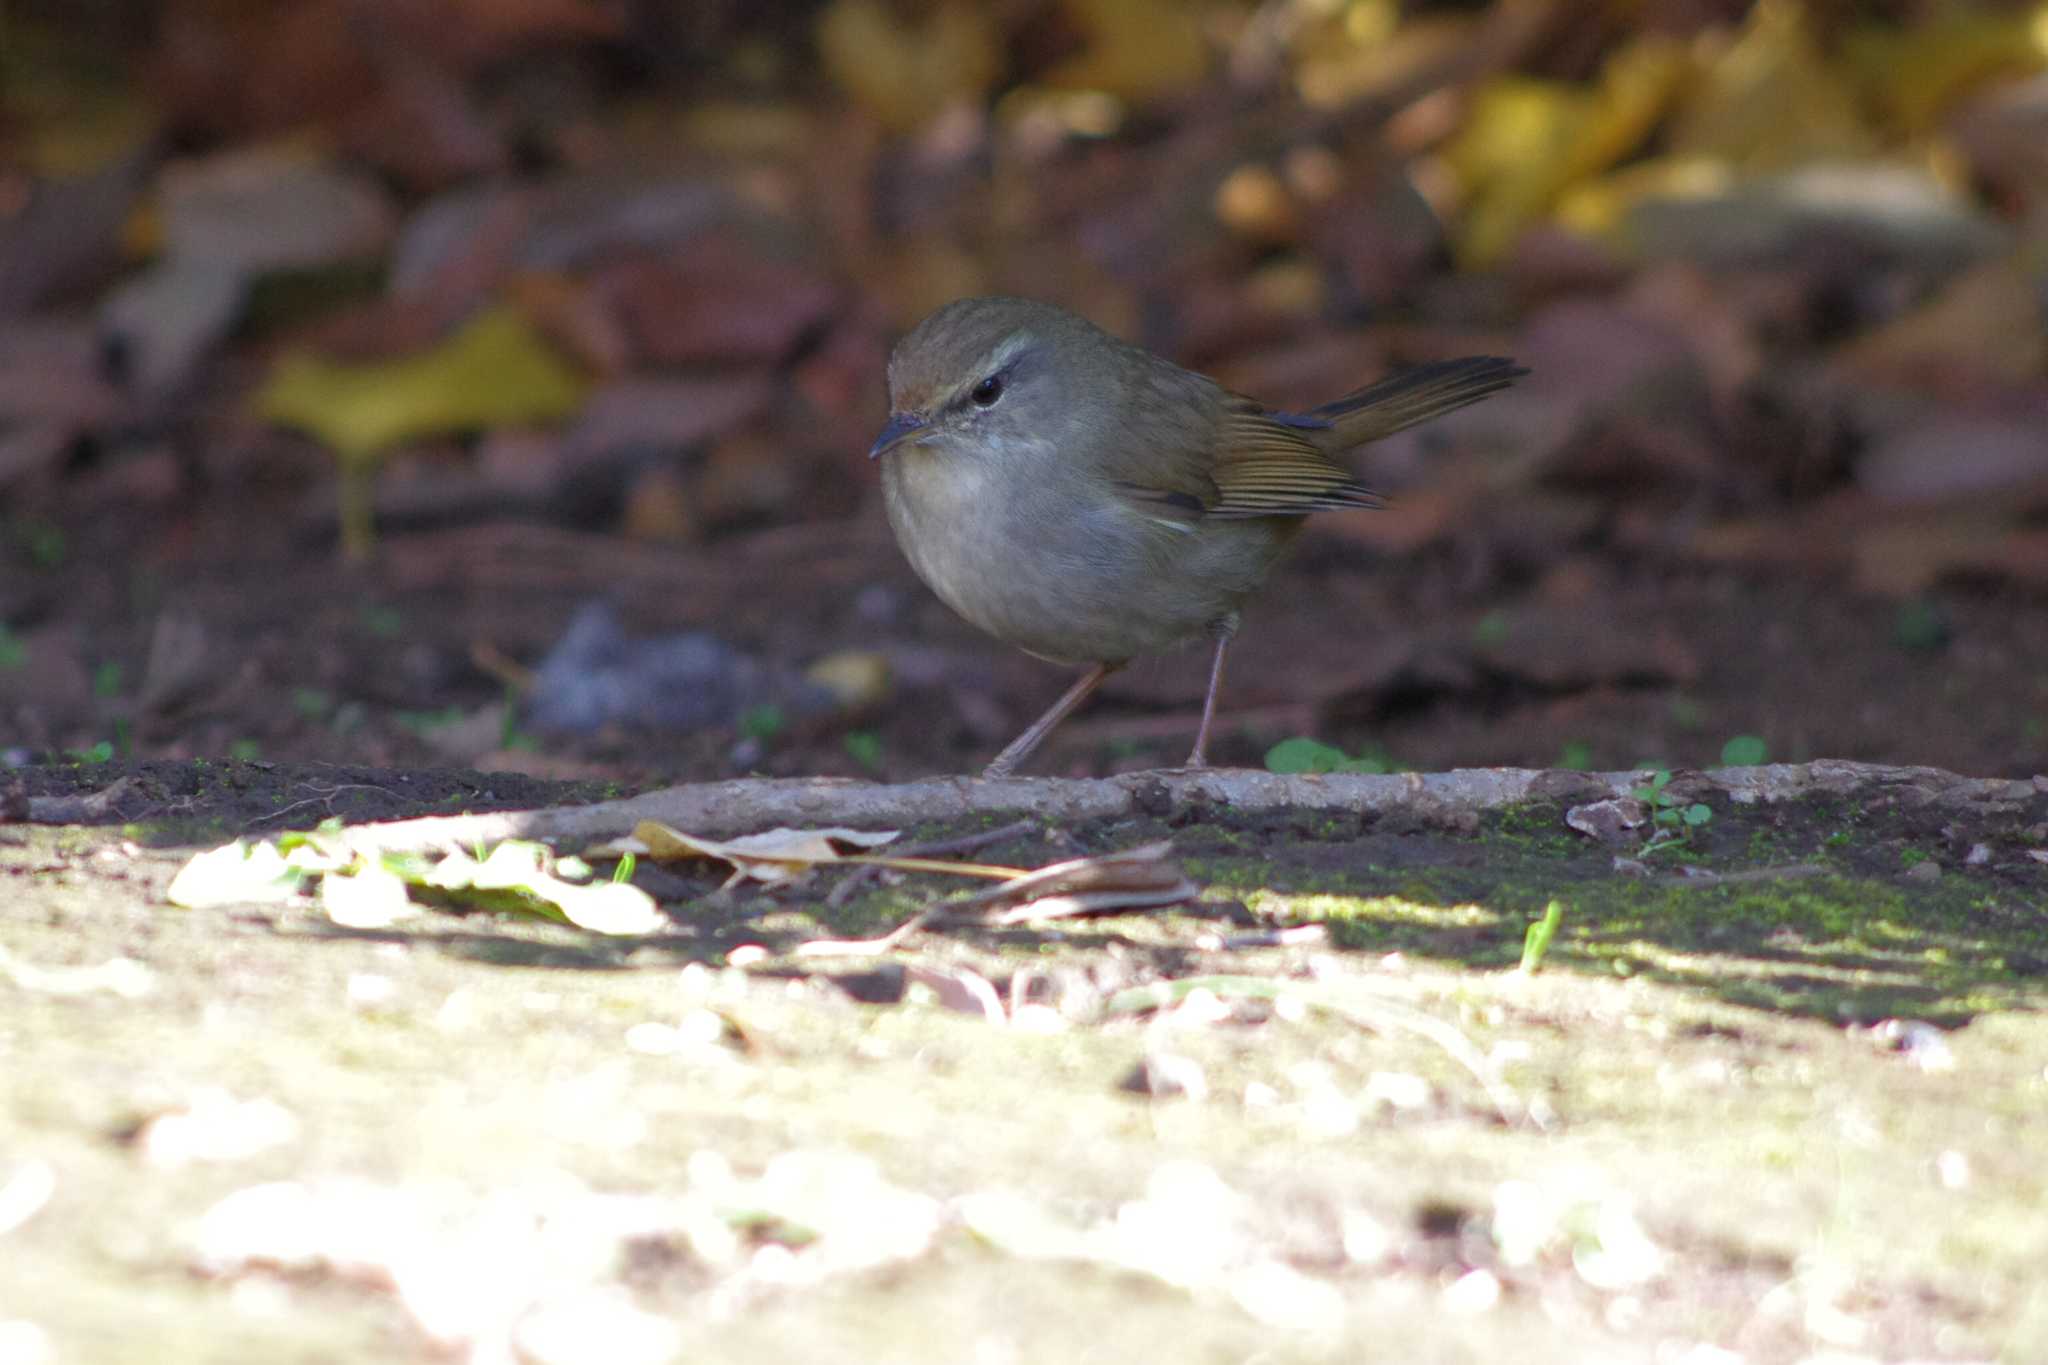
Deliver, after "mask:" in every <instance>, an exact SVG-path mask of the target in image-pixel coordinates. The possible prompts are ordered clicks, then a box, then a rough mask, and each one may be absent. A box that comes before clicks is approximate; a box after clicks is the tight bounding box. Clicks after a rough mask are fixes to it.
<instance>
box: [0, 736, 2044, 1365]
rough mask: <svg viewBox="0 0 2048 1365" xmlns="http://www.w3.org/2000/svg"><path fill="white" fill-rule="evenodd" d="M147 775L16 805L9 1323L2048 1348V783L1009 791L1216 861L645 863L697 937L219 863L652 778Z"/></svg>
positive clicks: (498, 1353)
mask: <svg viewBox="0 0 2048 1365" xmlns="http://www.w3.org/2000/svg"><path fill="white" fill-rule="evenodd" d="M117 770H120V771H125V772H126V773H127V775H129V776H131V777H132V778H133V779H134V780H133V781H132V782H131V783H130V784H129V786H128V787H127V788H125V789H124V790H125V794H124V795H123V796H122V797H121V798H120V799H119V802H118V804H119V806H120V809H119V810H118V811H116V812H114V813H113V815H114V816H115V817H117V818H118V822H116V823H108V824H103V825H97V826H87V827H71V828H61V827H38V826H14V827H12V828H8V829H6V830H0V884H4V886H5V888H6V892H5V894H6V898H7V902H8V913H7V914H6V915H5V916H4V917H0V990H4V991H5V992H6V993H7V995H8V997H9V1000H10V1004H9V1008H8V1009H7V1011H6V1014H5V1025H4V1030H0V1061H4V1065H0V1077H4V1080H0V1115H4V1116H5V1117H4V1119H0V1124H4V1127H0V1153H4V1163H5V1164H4V1165H0V1228H4V1229H5V1231H0V1285H5V1286H6V1290H5V1297H4V1300H0V1303H4V1311H0V1340H5V1341H7V1342H8V1343H9V1346H8V1349H9V1350H10V1351H12V1352H13V1354H12V1355H10V1356H9V1357H8V1358H9V1359H10V1360H15V1359H19V1360H121V1359H139V1358H144V1357H147V1358H149V1359H152V1360H162V1361H177V1360H195V1361H199V1360H209V1361H211V1360H230V1359H251V1358H261V1359H271V1360H306V1361H312V1360H332V1359H362V1358H366V1357H371V1358H379V1359H430V1358H444V1357H445V1355H446V1354H447V1353H453V1354H454V1355H456V1356H458V1357H460V1358H468V1359H482V1360H495V1359H519V1360H535V1361H572V1360H573V1361H580V1360H598V1359H603V1360H608V1361H610V1360H636V1361H637V1360H647V1361H660V1360H670V1359H705V1358H710V1359H739V1358H747V1359H771V1360H791V1361H796V1360H816V1359H820V1358H828V1357H833V1358H860V1359H877V1360H932V1359H965V1358H973V1359H994V1360H1062V1361H1067V1360H1089V1359H1118V1358H1128V1357H1129V1356H1131V1355H1133V1354H1138V1353H1143V1352H1144V1351H1146V1350H1149V1349H1155V1348H1156V1344H1157V1342H1158V1341H1159V1340H1162V1339H1165V1340H1171V1341H1173V1342H1174V1343H1175V1351H1176V1354H1177V1355H1179V1356H1181V1357H1183V1358H1187V1359H1193V1360H1218V1361H1222V1360H1241V1359H1247V1358H1252V1357H1257V1358H1261V1359H1272V1360H1334V1359H1357V1358H1359V1357H1360V1353H1361V1352H1380V1353H1389V1354H1396V1355H1400V1356H1401V1357H1403V1358H1413V1359H1431V1360H1447V1361H1455V1360H1473V1361H1477V1360H1487V1359H1500V1358H1503V1356H1506V1355H1512V1356H1513V1357H1514V1358H1515V1359H1518V1360H1534V1361H1559V1362H1565V1361H1574V1362H1576V1361H1585V1360H1593V1359H1599V1360H1631V1361H1634V1360H1640V1361H1659V1362H1661V1361H1669V1360H1684V1361H1715V1362H1720V1361H1731V1360H1754V1361H1776V1360H1786V1361H1791V1360H1813V1361H1820V1360H1827V1361H1844V1360H1905V1359H1926V1360H1956V1361H1961V1360H2009V1361H2019V1360H2027V1359H2032V1358H2035V1357H2036V1356H2037V1355H2038V1354H2039V1352H2040V1351H2041V1349H2042V1348H2043V1346H2044V1344H2048V1300H2044V1299H2043V1297H2042V1294H2041V1290H2040V1280H2039V1275H2038V1266H2039V1264H2040V1260H2041V1258H2042V1256H2043V1254H2044V1253H2048V1241H2044V1237H2048V1233H2044V1229H2048V1221H2044V1220H2043V1219H2042V1217H2041V1211H2042V1208H2043V1201H2044V1188H2043V1184H2042V1178H2041V1173H2040V1168H2039V1163H2038V1161H2036V1160H2035V1159H2034V1156H2033V1150H2034V1146H2035V1144H2034V1143H2033V1141H2032V1138H2031V1137H2030V1134H2031V1132H2032V1131H2033V1130H2034V1129H2035V1128H2036V1127H2037V1126H2038V1114H2039V1112H2040V1108H2041V1105H2042V1103H2043V1099H2044V1092H2048V1030H2044V1029H2043V1028H2042V1026H2041V1023H2040V1017H2041V1016H2040V1014H2039V1013H2038V1011H2039V1009H2040V1007H2041V1005H2042V1003H2043V1000H2044V989H2043V985H2042V983H2043V981H2044V980H2048V976H2044V973H2048V941H2044V939H2043V936H2042V921H2041V917H2040V911H2041V906H2042V905H2043V903H2044V900H2048V864H2044V862H2043V861H2042V858H2041V855H2042V853H2043V852H2044V851H2048V790H2042V789H2041V787H2040V784H2038V783H2031V782H2018V783H2011V784H2007V786H2006V788H2004V789H2002V790H2004V791H2005V792H2006V795H2005V796H2004V797H2002V798H2000V799H1995V800H1989V801H1979V802H1975V803H1970V804H1961V805H1959V804H1955V803H1945V802H1933V801H1929V800H1927V799H1925V797H1924V794H1921V793H1919V792H1918V790H1917V788H1916V787H1915V785H1914V784H1913V783H1911V782H1906V783H1901V784H1898V785H1895V786H1892V787H1880V788H1874V789H1871V790H1868V791H1863V792H1860V793H1858V794H1857V795H1855V796H1854V797H1853V798H1849V799H1841V798H1825V797H1822V798H1815V799H1811V800H1805V801H1799V802H1791V803H1781V804H1776V805H1766V806H1752V807H1743V806H1740V805H1732V804H1728V803H1726V802H1725V801H1721V800H1719V798H1716V802H1717V804H1716V806H1715V808H1714V809H1713V811H1712V816H1711V818H1710V819H1709V820H1708V821H1706V822H1705V823H1703V824H1701V825H1699V826H1697V827H1695V828H1694V830H1693V832H1692V834H1691V835H1690V836H1689V837H1688V839H1687V840H1686V842H1685V843H1684V844H1683V845H1682V846H1680V847H1678V848H1676V849H1675V850H1672V851H1668V852H1666V853H1658V854H1652V855H1649V856H1648V857H1646V858H1644V859H1642V860H1641V861H1642V863H1643V864H1644V866H1643V867H1642V868H1641V869H1640V870H1637V871H1634V872H1633V873H1632V872H1631V871H1630V870H1629V869H1627V868H1625V867H1624V866H1623V864H1622V863H1621V862H1618V861H1617V854H1618V853H1619V854H1621V855H1623V856H1624V857H1626V856H1627V855H1629V854H1631V853H1632V852H1634V851H1636V850H1635V846H1634V845H1633V844H1631V843H1627V842H1624V844H1623V845H1621V846H1618V847H1608V846H1604V845H1602V844H1599V843H1596V842H1594V841H1593V840H1591V839H1589V838H1588V837H1586V836H1584V835H1582V834H1579V833H1576V832H1574V831H1573V830H1572V829H1570V828H1568V827H1567V826H1566V824H1565V823H1564V819H1563V816H1564V810H1563V808H1562V807H1561V806H1560V805H1559V804H1556V803H1551V802H1538V803H1534V804H1531V805H1526V806H1521V807H1516V808H1513V809H1509V810H1506V811H1502V812H1496V813H1492V814H1488V815H1485V816H1483V817H1478V818H1469V817H1464V816H1459V815H1455V814H1447V813H1445V812H1441V811H1439V812H1435V813H1430V812H1428V811H1423V812H1422V813H1420V814H1416V815H1413V816H1406V815H1393V816H1383V817H1380V818H1376V819H1368V820H1363V821H1362V820H1360V819H1359V818H1357V817H1356V816H1352V817H1349V818H1346V817H1343V816H1331V815H1328V814H1322V815H1315V816H1307V815H1303V816H1281V817H1278V818H1259V819H1246V818H1242V817H1232V816H1231V815H1229V814H1228V813H1227V812H1221V811H1212V812H1209V813H1207V814H1206V815H1199V816H1197V815H1191V814H1188V813H1182V814H1178V815H1168V816H1167V817H1165V819H1164V822H1163V823H1162V822H1161V821H1159V820H1152V819H1146V820H1137V821H1125V822H1120V823H1114V824H1100V823H1097V824H1088V825H1081V826H1074V827H1061V826H1049V827H1025V828H1023V829H1014V828H1013V829H1012V830H1011V831H1010V832H1009V833H1008V834H1006V835H1003V836H1002V837H1001V838H1000V839H999V841H998V842H996V843H995V844H993V845H991V846H988V847H984V848H980V849H977V850H976V851H975V853H974V854H973V856H974V857H975V858H977V859H982V860H987V861H993V862H1004V863H1012V864H1017V865H1025V866H1030V865H1036V864H1040V863H1045V862H1050V861H1055V860H1057V859H1059V858H1063V857H1071V856H1074V855H1076V854H1079V853H1089V852H1101V851H1107V850H1112V849H1116V848H1125V847H1130V846H1133V845H1136V844H1140V843H1144V842H1147V841H1150V840H1153V839H1156V838H1161V837H1164V838H1170V839H1171V840H1172V841H1173V842H1174V844H1175V847H1176V851H1177V855H1178V857H1179V858H1180V860H1181V863H1182V866H1183V868H1184V870H1185V871H1186V872H1187V873H1188V875H1189V876H1190V877H1191V878H1193V879H1194V880H1195V882H1196V883H1197V884H1198V885H1199V886H1200V887H1201V888H1202V891H1201V895H1200V898H1199V899H1198V901H1197V902H1195V903H1194V904H1193V905H1192V906H1191V907H1188V908H1187V909H1185V910H1183V911H1178V912H1172V913H1163V914H1152V915H1127V916H1119V917H1113V918H1110V919H1104V920H1095V921H1071V922H1066V923H1064V924H1059V925H1055V926H1051V927H1045V928H1037V929H1033V928H1028V927H1027V928H1019V929H1009V930H973V929H968V930H950V931H945V932H942V933H940V932H933V933H926V934H922V935H918V936H914V937H913V938H911V939H910V940H908V941H907V942H906V943H904V944H903V945H901V946H900V947H897V948H895V949H892V950H887V951H884V952H881V953H880V954H879V955H868V956H852V957H845V956H840V957H828V958H820V957H816V956H807V955H806V954H805V951H804V950H803V948H802V946H801V945H803V944H805V943H808V942H813V941H816V940H819V939H843V938H855V937H867V936H871V935H873V934H875V933H879V932H881V931H882V930H884V929H886V928H888V927H890V926H892V925H895V924H898V923H900V922H901V921H902V920H903V919H905V918H907V917H908V916H909V915H910V914H911V913H913V912H914V911H915V910H916V909H918V908H921V907H923V906H926V905H928V904H930V903H931V902H932V901H933V900H935V899H936V898H938V897H939V896H942V895H944V894H946V893H947V892H948V890H949V889H950V888H948V887H947V886H945V885H943V884H942V883H941V882H940V881H939V880H938V879H935V878H932V877H927V876H919V875H913V876H909V877H907V878H905V879H902V880H899V881H884V882H882V883H879V884H876V885H874V886H872V887H871V888H870V889H868V890H866V891H864V892H862V893H860V894H858V895H856V896H853V897H851V898H849V899H846V900H845V901H844V902H843V903H834V901H832V900H831V899H828V897H827V896H826V894H825V893H826V891H827V889H828V886H829V885H830V883H829V881H827V880H819V881H814V882H809V883H801V884H799V885H797V886H795V887H793V888H789V889H785V890H781V891H775V892H747V891H735V892H720V891H719V890H718V882H719V879H720V874H718V873H715V872H709V871H690V870H688V869H683V870H679V871H672V870H668V869H663V868H655V867H652V866H648V865H644V864H643V865H642V867H641V868H640V870H639V872H638V873H637V874H636V877H637V879H638V880H639V881H640V882H641V883H642V884H643V885H645V886H646V887H648V889H650V890H652V891H653V892H654V893H655V894H656V895H658V896H659V898H660V899H661V901H662V903H663V905H664V907H665V913H666V915H667V916H668V918H669V919H670V921H671V926H670V927H669V928H668V929H667V930H665V931H662V932H659V933H656V934H652V935H646V936H638V937H633V938H627V939H607V938H602V937H599V936H594V935H589V934H585V933H583V932H581V931H578V930H574V929H570V928H568V927H566V926H559V925H548V924H544V923H538V922H535V921H533V920H529V919H518V918H507V917H505V916H501V915H491V914H467V915H461V914H454V913H448V912H446V911H431V912H427V913H425V914H424V915H423V916H422V917H420V918H417V919H415V920H412V921H408V922H407V923H405V924H403V925H401V926H399V927H396V928H393V929H390V930H381V931H363V930H351V929H345V928H342V927H340V926H338V925H336V924H335V923H334V922H332V921H331V920H329V919H328V918H327V916H326V915H325V914H323V913H321V912H320V910H319V909H318V908H317V906H315V905H314V904H312V903H310V902H306V903H301V904H299V905H286V906H274V907H266V908H257V907H251V908H247V909H241V910H237V909H234V908H223V909H215V910H192V911H188V910H177V909H172V908H170V907H169V906H167V905H166V903H165V900H164V889H165V886H166V884H167V882H168V879H169V877H170V876H171V874H172V873H173V871H175V869H176V868H177V867H178V865H179V864H180V863H181V862H182V861H183V859H184V857H185V855H186V854H188V853H189V852H190V851H191V850H192V848H193V847H195V846H197V845H203V844H207V843H211V842H214V841H217V840H218V839H219V838H221V837H223V835H224V834H225V833H231V832H235V831H242V830H246V831H249V832H251V833H256V834H262V833H265V832H269V831H274V830H275V829H276V828H277V827H278V825H279V824H280V823H302V822H303V820H302V817H303V816H304V815H305V813H307V812H308V811H318V812H319V813H321V814H326V813H328V812H332V813H334V814H340V815H344V816H347V817H349V818H351V819H358V818H365V817H370V816H396V815H403V814H435V813H447V812H449V811H451V810H468V809H488V808H492V807H516V806H527V805H534V804H544V803H546V802H548V801H550V800H555V799H566V800H581V799H587V798H589V797H592V796H596V795H601V794H604V791H603V789H602V788H600V787H597V786H593V785H590V784H585V785H583V786H581V787H575V788H572V787H567V786H549V785H547V784H542V783H535V782H533V781H531V780H530V779H523V778H517V777H505V776H501V775H493V776H485V775H478V774H473V773H472V774H457V773H428V772H424V771H422V772H394V771H388V770H384V771H378V770H368V769H363V768H336V767H330V766H327V765H321V764H304V763H283V762H268V761H263V762H257V763H253V764H250V763H177V762H155V763H150V764H145V765H141V766H140V767H125V766H124V765H120V764H96V763H72V764H68V765H62V766H55V767H42V768H31V769H28V770H26V772H25V774H24V775H23V776H25V778H26V781H25V783H24V785H25V786H26V788H27V789H28V790H30V791H31V792H33V793H34V794H35V795H38V796H54V795H61V794H65V793H67V792H69V793H88V792H92V791H96V790H101V789H104V787H105V785H106V782H107V779H108V778H109V777H110V776H111V775H112V774H113V772H114V771H117ZM1687 781H1688V779H1686V778H1684V777H1683V776H1682V775H1681V777H1680V778H1678V779H1677V780H1676V781H1675V782H1674V789H1676V790H1677V791H1679V792H1680V793H1681V796H1682V797H1684V799H1690V795H1689V794H1688V789H1687V788H1686V785H1685V784H1686V783H1687ZM309 803H310V804H309ZM280 813H288V814H286V815H285V817H284V819H283V821H281V820H280V818H279V816H280ZM961 832H962V831H961V830H959V829H953V830H917V831H913V832H912V834H913V837H915V838H918V839H927V838H932V837H945V836H949V835H957V834H960V833H961ZM999 833H1000V831H999ZM1553 900H1554V901H1556V902H1558V903H1559V904H1560V905H1561V906H1563V907H1564V918H1563V923H1562V926H1561V928H1560V930H1559V933H1558V936H1557V938H1556V940H1555V942H1554V945H1553V946H1552V948H1551V949H1550V952H1549V955H1548V957H1547V959H1546V961H1545V965H1544V969H1543V970H1542V972H1541V973H1540V974H1538V975H1535V976H1528V975H1524V974H1522V973H1520V972H1518V971H1516V970H1514V964H1515V963H1516V962H1517V960H1518V959H1519V957H1520V955H1521V952H1522V948H1523V938H1524V930H1525V928H1526V927H1527V925H1528V924H1529V923H1530V922H1532V921H1533V919H1534V918H1535V917H1536V916H1538V915H1539V914H1540V913H1541V912H1542V909H1543V907H1544V905H1545V904H1546V903H1547V902H1550V901H1553ZM1283 930H1284V931H1285V932H1282V931H1283ZM731 963H744V964H745V965H744V966H743V967H741V966H733V965H729V964H731Z"/></svg>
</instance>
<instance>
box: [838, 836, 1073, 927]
mask: <svg viewBox="0 0 2048 1365" xmlns="http://www.w3.org/2000/svg"><path fill="white" fill-rule="evenodd" d="M1037 828H1038V826H1037V824H1036V823H1035V822H1034V821H1030V820H1015V821H1012V822H1011V823H1009V824H1007V825H1003V826H1001V827H999V828H997V829H985V830H982V831H981V832H980V833H978V834H962V835H958V836H956V837H954V838H951V839H930V840H927V841H925V842H924V843H921V844H907V845H905V846H904V847H902V848H900V849H897V850H896V853H895V855H894V856H896V857H899V858H927V857H933V856H936V855H938V854H942V853H972V852H973V851H974V850H975V849H978V848H987V847H988V846H989V845H990V844H1000V843H1002V842H1003V841H1004V840H1005V839H1015V838H1017V837H1019V836H1020V835H1025V834H1029V833H1031V832H1032V831H1033V830H1035V829H1037ZM846 861H848V862H851V861H853V860H852V859H847V860H846ZM880 875H881V868H880V867H878V866H872V865H871V866H866V867H856V868H855V869H854V870H853V871H852V872H849V873H848V874H847V875H846V876H845V877H844V878H843V879H842V880H841V881H840V883H839V885H837V886H835V887H833V888H832V891H831V893H830V894H829V895H827V896H826V897H825V904H827V905H829V906H833V907H835V908H836V907H838V906H842V905H844V904H846V903H847V902H848V901H850V900H852V899H853V898H854V896H856V895H858V894H859V893H860V891H861V889H862V888H863V887H865V886H867V885H868V884H869V883H870V882H872V881H874V879H875V878H877V877H879V876H880Z"/></svg>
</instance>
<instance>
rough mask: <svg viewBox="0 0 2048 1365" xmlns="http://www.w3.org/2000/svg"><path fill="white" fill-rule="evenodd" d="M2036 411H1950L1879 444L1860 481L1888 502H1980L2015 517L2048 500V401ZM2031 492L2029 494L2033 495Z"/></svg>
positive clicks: (1867, 457) (1862, 466)
mask: <svg viewBox="0 0 2048 1365" xmlns="http://www.w3.org/2000/svg"><path fill="white" fill-rule="evenodd" d="M2034 406H2035V410H2034V411H2032V412H2015V413H1985V412H1970V411H1968V410H1966V409H1958V410H1953V411H1950V412H1947V413H1944V414H1942V415H1940V416H1937V417H1934V418H1931V419H1930V420H1928V421H1925V422H1922V423H1919V424H1917V425H1914V426H1910V427H1907V428H1905V429H1903V430H1901V431H1897V432H1894V433H1892V434H1891V435H1889V436H1887V437H1885V438H1883V439H1882V440H1880V441H1878V442H1876V443H1875V444H1874V445H1873V446H1872V448H1871V449H1870V450H1869V451H1867V452H1866V453H1865V454H1864V456H1863V458H1862V459H1861V460H1859V461H1858V462H1857V465H1856V483H1857V485H1858V486H1859V487H1861V488H1863V489H1864V490H1866V491H1867V492H1869V493H1871V494H1872V495H1873V496H1875V497H1877V498H1880V499H1882V500H1884V501H1886V502H1894V503H1911V502H1921V503H1925V502H1940V501H1944V500H1953V499H1959V498H1972V497H1974V498H1979V499H1982V500H1984V501H1986V502H1996V503H1997V504H1998V505H1999V506H2000V507H2001V508H2003V509H2006V510H2008V511H2011V512H2018V511H2021V510H2023V509H2024V508H2025V507H2027V506H2030V505H2031V506H2039V505H2041V503H2042V502H2043V501H2044V494H2048V435H2044V426H2043V417H2044V416H2048V398H2044V399H2043V400H2042V401H2041V402H2037V403H2036V404H2035V405H2034ZM2030 494H2031V495H2030Z"/></svg>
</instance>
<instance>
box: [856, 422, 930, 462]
mask: <svg viewBox="0 0 2048 1365" xmlns="http://www.w3.org/2000/svg"><path fill="white" fill-rule="evenodd" d="M929 425H930V423H928V422H926V421H925V419H924V418H922V417H919V416H918V415H917V414H916V413H914V412H892V413H890V414H889V425H887V426H885V427H883V428H882V434H881V435H880V436H877V437H876V438H875V443H874V445H872V446H870V447H869V448H868V458H869V459H870V460H879V459H881V458H882V456H884V455H886V454H888V453H889V452H890V451H892V450H894V449H895V448H896V447H897V446H900V445H902V444H903V443H904V442H905V441H907V440H909V439H910V438H911V437H912V436H915V435H916V434H917V433H918V432H920V431H923V430H924V429H925V428H926V427H927V426H929Z"/></svg>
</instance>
